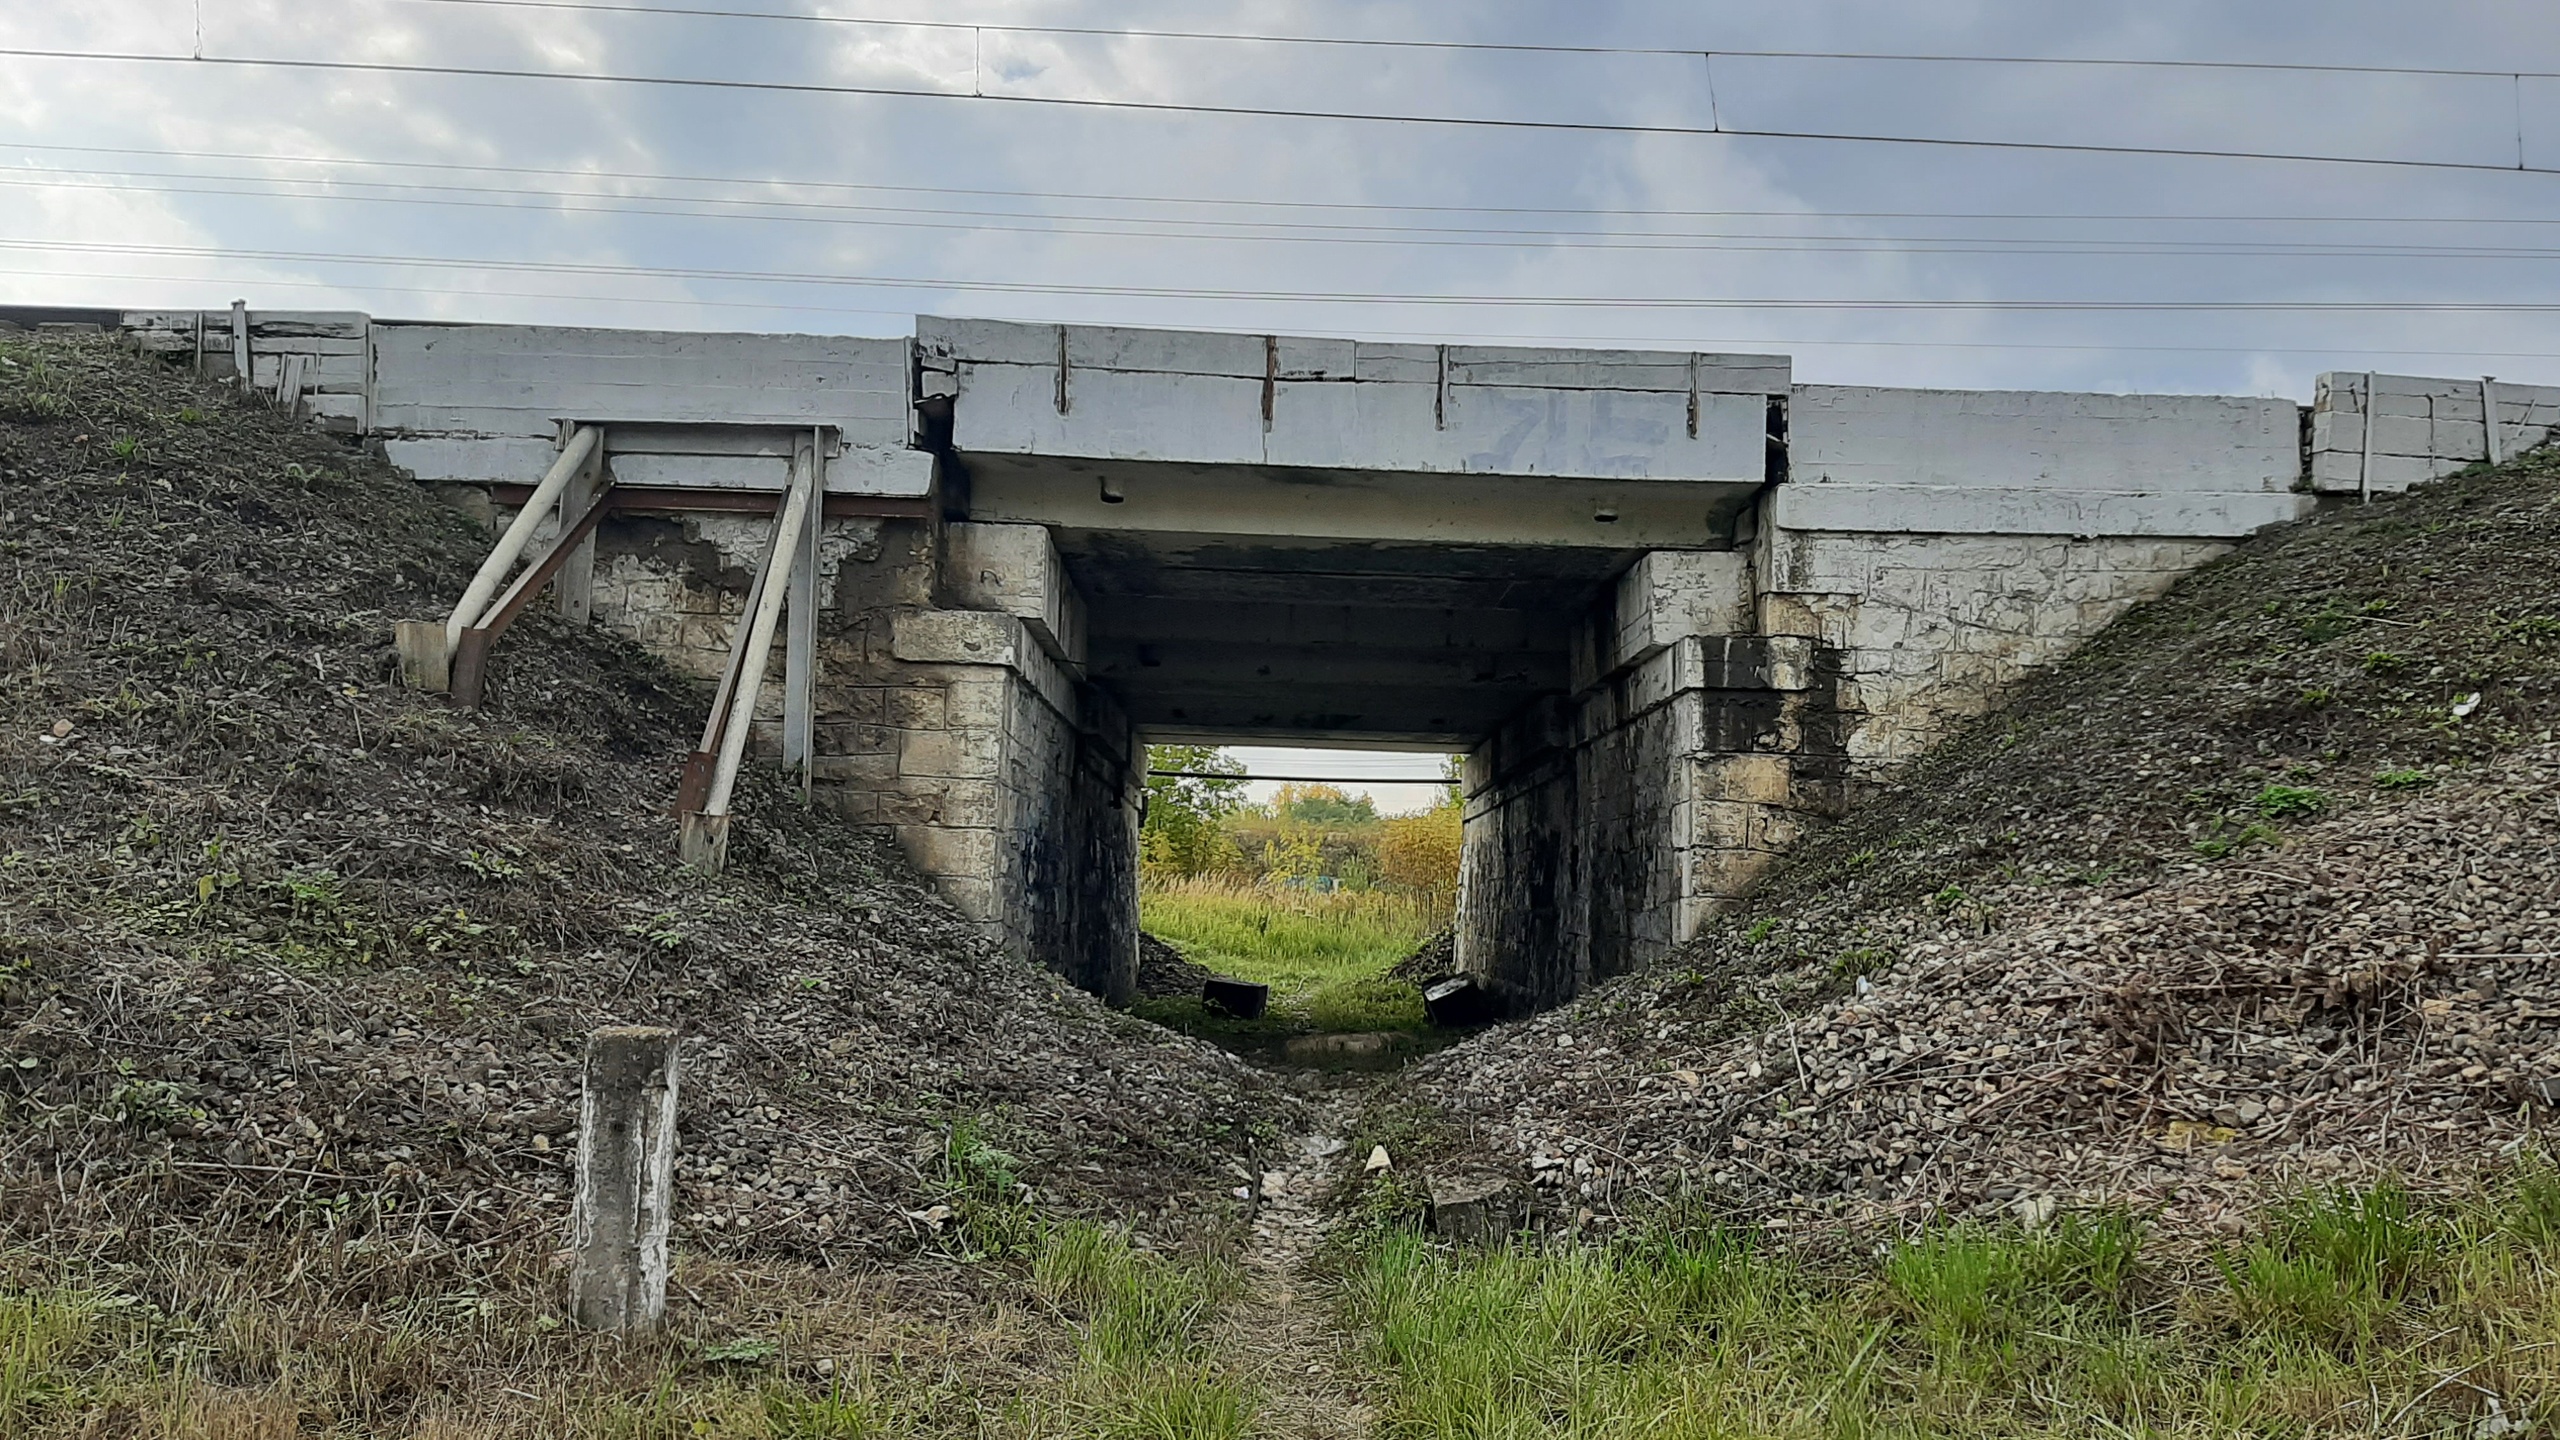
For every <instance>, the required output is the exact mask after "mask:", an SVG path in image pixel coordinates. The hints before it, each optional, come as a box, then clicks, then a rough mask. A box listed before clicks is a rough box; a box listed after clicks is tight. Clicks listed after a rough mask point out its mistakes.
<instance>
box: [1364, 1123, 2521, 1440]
mask: <svg viewBox="0 0 2560 1440" xmlns="http://www.w3.org/2000/svg"><path fill="white" fill-rule="evenodd" d="M2182 1243H2184V1244H2185V1248H2183V1249H2179V1250H2178V1251H2177V1253H2175V1254H2170V1253H2160V1254H2155V1253H2153V1252H2154V1251H2155V1250H2158V1251H2164V1252H2165V1251H2169V1250H2171V1249H2172V1248H2173V1247H2175V1246H2178V1245H2180V1244H2182ZM1342 1303H1343V1311H1344V1318H1345V1320H1346V1323H1348V1324H1349V1325H1351V1326H1352V1327H1354V1328H1355V1329H1356V1330H1357V1331H1358V1332H1360V1335H1361V1337H1362V1343H1363V1344H1364V1346H1365V1347H1366V1351H1367V1354H1368V1357H1369V1359H1370V1361H1371V1362H1372V1364H1373V1365H1374V1366H1375V1367H1376V1368H1377V1370H1378V1371H1379V1372H1380V1373H1381V1374H1382V1375H1383V1376H1384V1380H1383V1383H1382V1385H1381V1386H1380V1389H1379V1393H1378V1396H1377V1403H1378V1405H1379V1406H1380V1408H1381V1424H1380V1428H1379V1433H1380V1434H1382V1435H1389V1436H1396V1437H1406V1440H1412V1437H1450V1440H1458V1437H1465V1440H1495V1437H1502V1440H1510V1437H1522V1440H1525V1437H1529V1436H1550V1435H1552V1436H1568V1437H1591V1440H1599V1437H1604V1436H1608V1437H1614V1436H1624V1435H1646V1436H1745V1435H1792V1436H1806V1437H1813V1436H1844V1437H1845V1436H1862V1437H1863V1436H1978V1437H1984V1440H1992V1437H2011V1436H2030V1435H2033V1436H2046V1435H2066V1434H2068V1435H2106V1436H2120V1437H2134V1436H2142V1437H2154V1436H2163V1437H2165V1436H2197V1437H2205V1436H2216V1437H2219V1436H2299V1435H2321V1434H2331V1433H2354V1434H2360V1435H2386V1436H2398V1435H2411V1436H2415V1435H2446V1434H2459V1435H2469V1434H2471V1433H2473V1429H2474V1427H2475V1426H2477V1425H2478V1424H2479V1422H2481V1421H2482V1420H2483V1419H2485V1418H2487V1417H2489V1416H2490V1415H2492V1414H2503V1415H2505V1416H2507V1417H2508V1418H2510V1419H2512V1420H2516V1421H2521V1422H2523V1424H2524V1427H2525V1428H2521V1429H2518V1430H2516V1431H2515V1432H2513V1433H2514V1434H2516V1435H2518V1436H2523V1435H2526V1434H2547V1433H2550V1427H2551V1425H2552V1424H2553V1422H2554V1420H2555V1419H2560V1401H2555V1400H2554V1398H2552V1397H2554V1396H2555V1395H2560V1178H2555V1176H2554V1175H2553V1173H2552V1172H2551V1171H2550V1170H2549V1169H2547V1168H2546V1167H2542V1166H2539V1165H2534V1166H2528V1167H2526V1168H2524V1169H2523V1170H2522V1171H2520V1172H2519V1173H2517V1174H2516V1175H2514V1176H2512V1177H2510V1179H2509V1180H2507V1181H2506V1182H2504V1183H2503V1184H2501V1185H2500V1186H2498V1187H2497V1188H2495V1189H2493V1190H2491V1191H2488V1192H2484V1193H2481V1194H2478V1195H2475V1196H2473V1197H2470V1198H2466V1199H2455V1200H2434V1201H2421V1200H2419V1199H2417V1198H2416V1197H2413V1196H2412V1195H2411V1194H2410V1193H2409V1192H2407V1191H2406V1190H2404V1189H2401V1188H2400V1187H2398V1186H2395V1185H2390V1184H2384V1185H2379V1186H2375V1187H2371V1188H2367V1189H2358V1190H2342V1191H2335V1192H2326V1193H2321V1194H2315V1195H2311V1196H2306V1197H2304V1198H2302V1199H2299V1200H2297V1201H2295V1202H2294V1203H2292V1204H2290V1205H2287V1206H2283V1207H2281V1208H2279V1209H2278V1210H2276V1211H2275V1212H2273V1213H2271V1214H2269V1215H2267V1216H2265V1217H2263V1221H2262V1224H2261V1225H2260V1226H2259V1227H2258V1230H2257V1233H2256V1234H2255V1235H2254V1236H2252V1237H2251V1238H2249V1239H2247V1240H2244V1241H2235V1242H2231V1243H2230V1244H2228V1245H2226V1246H2223V1247H2221V1248H2219V1249H2198V1248H2196V1247H2195V1246H2194V1245H2193V1244H2192V1243H2187V1242H2181V1241H2179V1240H2178V1239H2177V1238H2176V1237H2164V1236H2159V1235H2154V1234H2150V1233H2147V1230H2146V1227H2145V1226H2144V1224H2143V1223H2142V1222H2141V1221H2140V1220H2139V1219H2138V1218H2137V1217H2134V1216H2130V1215H2126V1214H2121V1213H2107V1212H2100V1213H2093V1214H2085V1215H2065V1216H2063V1217H2062V1218H2060V1219H2059V1220H2057V1221H2056V1222H2055V1223H2053V1224H2052V1225H2050V1226H2048V1227H2046V1228H2045V1229H2044V1230H2042V1231H2041V1232H2038V1233H2029V1232H2027V1231H2024V1230H2022V1229H2020V1228H2018V1227H2017V1226H2015V1225H2010V1224H2002V1225H1998V1226H1991V1225H1977V1224H1958V1225H1949V1226H1942V1227H1940V1228H1936V1229H1932V1230H1927V1231H1923V1232H1921V1233H1919V1234H1917V1235H1912V1236H1905V1237H1903V1238H1901V1239H1899V1240H1896V1241H1893V1242H1891V1243H1889V1244H1887V1245H1886V1246H1885V1247H1883V1249H1882V1251H1881V1253H1876V1254H1857V1255H1854V1257H1853V1258H1843V1257H1842V1256H1841V1255H1839V1254H1838V1253H1826V1254H1822V1255H1812V1254H1809V1253H1798V1252H1795V1251H1791V1250H1789V1249H1787V1248H1786V1247H1785V1246H1783V1245H1782V1244H1778V1243H1775V1242H1770V1241H1767V1240H1765V1239H1764V1238H1762V1237H1761V1236H1760V1235H1758V1234H1756V1233H1738V1232H1734V1231H1730V1230H1723V1229H1718V1228H1716V1227H1714V1226H1712V1225H1696V1226H1686V1227H1683V1226H1665V1227H1663V1228H1661V1229H1658V1230H1656V1231H1655V1232H1653V1233H1651V1234H1648V1235H1645V1236H1642V1237H1640V1238H1635V1239H1630V1240H1627V1241H1625V1242H1623V1243H1619V1244H1616V1245H1611V1246H1603V1247H1589V1246H1570V1245H1559V1246H1545V1245H1534V1244H1528V1243H1523V1244H1521V1245H1518V1246H1515V1247H1513V1248H1510V1249H1507V1250H1503V1251H1498V1252H1493V1253H1489V1254H1483V1255H1472V1256H1471V1255H1464V1254H1458V1253H1453V1252H1450V1251H1447V1250H1444V1249H1440V1248H1436V1247H1434V1246H1432V1245H1431V1244H1429V1243H1428V1242H1426V1241H1425V1240H1423V1239H1422V1238H1421V1237H1419V1236H1417V1235H1414V1234H1411V1233H1409V1232H1406V1231H1401V1230H1385V1231H1382V1232H1380V1233H1378V1234H1376V1235H1374V1236H1372V1237H1370V1238H1369V1239H1368V1240H1367V1241H1366V1242H1365V1243H1364V1244H1363V1245H1362V1246H1361V1247H1360V1248H1359V1250H1358V1251H1357V1253H1356V1254H1355V1256H1354V1257H1353V1258H1352V1259H1351V1260H1350V1261H1349V1263H1348V1273H1347V1278H1346V1282H1345V1286H1344V1296H1343V1302H1342ZM2447 1377H2454V1378H2453V1379H2450V1380H2449V1379H2448V1378H2447ZM2457 1382H2458V1383H2457ZM2492 1400H2494V1401H2495V1402H2496V1409H2494V1410H2493V1409H2492V1408H2491V1401H2492Z"/></svg>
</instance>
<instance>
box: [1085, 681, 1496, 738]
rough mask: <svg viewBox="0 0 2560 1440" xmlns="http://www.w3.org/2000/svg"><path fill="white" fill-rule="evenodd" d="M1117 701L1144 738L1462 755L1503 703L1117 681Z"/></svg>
mask: <svg viewBox="0 0 2560 1440" xmlns="http://www.w3.org/2000/svg"><path fill="white" fill-rule="evenodd" d="M1113 688H1114V690H1115V691H1116V692H1117V694H1118V696H1119V699H1120V702H1121V704H1122V705H1123V706H1125V707H1126V708H1127V709H1128V711H1129V718H1130V719H1132V720H1134V721H1136V722H1137V724H1138V727H1139V728H1140V729H1141V730H1143V731H1145V732H1146V734H1147V736H1148V738H1149V739H1151V740H1159V741H1164V740H1169V739H1172V738H1176V737H1217V736H1223V737H1225V738H1224V741H1223V742H1221V743H1235V742H1236V741H1238V740H1240V739H1244V738H1247V737H1250V738H1255V739H1267V740H1322V741H1325V742H1327V743H1335V742H1342V741H1370V742H1379V743H1384V742H1396V743H1400V744H1411V745H1417V746H1429V747H1445V748H1449V749H1463V748H1465V747H1467V746H1469V745H1472V744H1474V743H1475V741H1476V739H1477V738H1478V737H1479V736H1482V735H1483V734H1485V733H1486V732H1487V731H1489V730H1491V729H1492V728H1493V727H1494V726H1495V725H1498V724H1500V723H1501V721H1502V715H1503V709H1504V707H1506V706H1508V705H1509V704H1510V703H1511V701H1510V699H1509V697H1507V696H1506V695H1505V694H1504V693H1503V692H1501V691H1498V690H1489V689H1486V688H1484V687H1475V686H1462V687H1454V688H1431V687H1423V686H1398V687H1396V688H1394V689H1392V690H1387V689H1382V688H1381V687H1379V686H1376V685H1340V686H1318V685H1305V686H1293V687H1274V686H1270V685H1267V684H1266V685H1258V686H1254V687H1250V688H1229V689H1221V688H1215V687H1200V686H1188V685H1170V686H1166V687H1163V688H1161V689H1158V688H1155V687H1152V686H1149V685H1146V684H1144V683H1132V682H1129V681H1122V682H1118V683H1116V684H1115V685H1114V686H1113Z"/></svg>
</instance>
